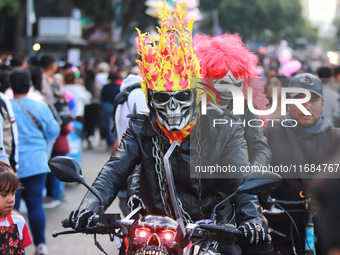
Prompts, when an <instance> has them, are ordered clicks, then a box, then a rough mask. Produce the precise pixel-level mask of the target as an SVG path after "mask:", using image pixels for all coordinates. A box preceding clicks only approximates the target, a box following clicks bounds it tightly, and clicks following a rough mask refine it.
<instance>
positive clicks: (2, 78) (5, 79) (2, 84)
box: [0, 71, 10, 93]
mask: <svg viewBox="0 0 340 255" xmlns="http://www.w3.org/2000/svg"><path fill="white" fill-rule="evenodd" d="M9 83H10V82H9V72H6V71H4V72H2V73H0V91H1V92H3V93H4V92H5V91H6V89H8V88H9V86H10V85H9Z"/></svg>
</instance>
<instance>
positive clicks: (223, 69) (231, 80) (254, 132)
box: [194, 34, 271, 166]
mask: <svg viewBox="0 0 340 255" xmlns="http://www.w3.org/2000/svg"><path fill="white" fill-rule="evenodd" d="M194 43H195V54H196V56H197V58H198V59H199V60H200V66H201V74H202V77H203V78H205V80H206V81H207V82H211V83H213V85H214V86H216V85H221V86H220V88H216V90H217V91H218V93H219V95H220V97H221V100H222V109H224V110H227V111H231V112H232V111H233V95H232V93H231V92H230V90H228V89H227V88H223V86H224V85H233V86H236V87H238V88H239V89H240V90H242V92H243V95H244V96H245V98H246V99H247V98H248V87H251V88H252V91H253V102H254V104H255V109H258V110H266V109H267V108H266V104H267V99H266V96H265V93H264V88H263V84H262V83H261V80H260V77H259V76H258V72H257V69H256V66H257V63H258V58H257V56H256V55H255V54H254V53H252V52H251V51H249V50H248V49H247V48H246V47H245V46H244V45H243V43H242V40H241V38H240V37H239V36H238V35H237V34H224V35H222V36H214V37H211V36H207V35H203V34H196V35H195V37H194ZM234 117H236V118H237V119H238V118H240V119H241V122H242V123H244V125H243V124H241V125H240V126H241V127H243V128H244V137H245V139H246V142H247V147H248V155H249V161H250V163H251V164H252V165H255V166H266V165H268V164H269V163H270V159H271V152H270V148H269V146H268V144H267V139H266V138H265V136H264V134H263V130H262V127H260V125H259V124H258V123H259V122H260V121H261V120H260V119H259V118H258V116H256V115H255V114H253V113H252V112H251V111H250V110H249V108H248V104H247V101H245V106H244V115H236V116H235V115H234ZM249 120H252V121H251V122H253V123H251V124H250V125H251V126H250V125H249V124H248V121H249ZM253 120H257V121H253ZM263 120H264V119H263Z"/></svg>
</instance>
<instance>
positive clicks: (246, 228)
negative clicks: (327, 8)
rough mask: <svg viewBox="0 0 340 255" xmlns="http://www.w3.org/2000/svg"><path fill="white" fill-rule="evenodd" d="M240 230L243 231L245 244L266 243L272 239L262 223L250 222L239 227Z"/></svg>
mask: <svg viewBox="0 0 340 255" xmlns="http://www.w3.org/2000/svg"><path fill="white" fill-rule="evenodd" d="M238 230H240V231H241V232H242V235H243V238H242V239H243V240H242V241H241V242H242V243H243V244H246V245H252V244H264V243H268V242H270V241H271V238H270V236H269V235H268V233H267V231H266V230H265V229H264V227H263V226H262V225H261V224H258V223H253V222H248V223H245V224H244V225H241V226H239V227H238Z"/></svg>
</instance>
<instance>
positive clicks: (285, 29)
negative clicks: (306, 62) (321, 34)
mask: <svg viewBox="0 0 340 255" xmlns="http://www.w3.org/2000/svg"><path fill="white" fill-rule="evenodd" d="M200 3H201V5H200V9H201V11H202V12H203V11H208V12H209V11H211V10H214V9H218V10H219V21H220V26H221V27H222V29H223V31H225V32H229V33H234V32H237V33H239V34H240V36H242V38H243V39H244V40H249V39H258V38H259V37H261V36H262V34H263V33H264V31H265V30H270V31H271V32H272V34H273V38H275V39H274V40H276V39H277V38H279V35H281V34H283V33H285V35H288V36H289V37H290V38H292V39H293V35H295V36H296V35H297V34H299V33H302V32H303V31H305V32H304V34H308V36H309V37H313V36H315V31H314V30H313V28H312V27H311V25H310V24H309V23H308V22H306V20H304V18H303V17H302V16H301V9H302V7H301V3H300V1H299V0H274V1H273V0H242V1H239V0H227V1H221V0H217V1H210V0H201V2H200ZM210 25H211V24H210Z"/></svg>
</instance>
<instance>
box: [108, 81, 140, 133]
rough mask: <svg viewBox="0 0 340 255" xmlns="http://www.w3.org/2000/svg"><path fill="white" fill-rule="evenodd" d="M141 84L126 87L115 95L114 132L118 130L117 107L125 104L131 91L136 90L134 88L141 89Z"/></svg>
mask: <svg viewBox="0 0 340 255" xmlns="http://www.w3.org/2000/svg"><path fill="white" fill-rule="evenodd" d="M140 88H141V85H140V83H136V84H134V85H132V86H130V87H127V88H126V89H124V90H123V91H122V92H120V93H118V94H117V95H116V97H115V103H114V106H113V128H112V133H115V132H116V122H115V119H116V111H117V107H118V105H120V104H124V103H125V102H126V101H127V100H128V97H129V95H130V93H131V92H132V91H133V90H134V89H140Z"/></svg>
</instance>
